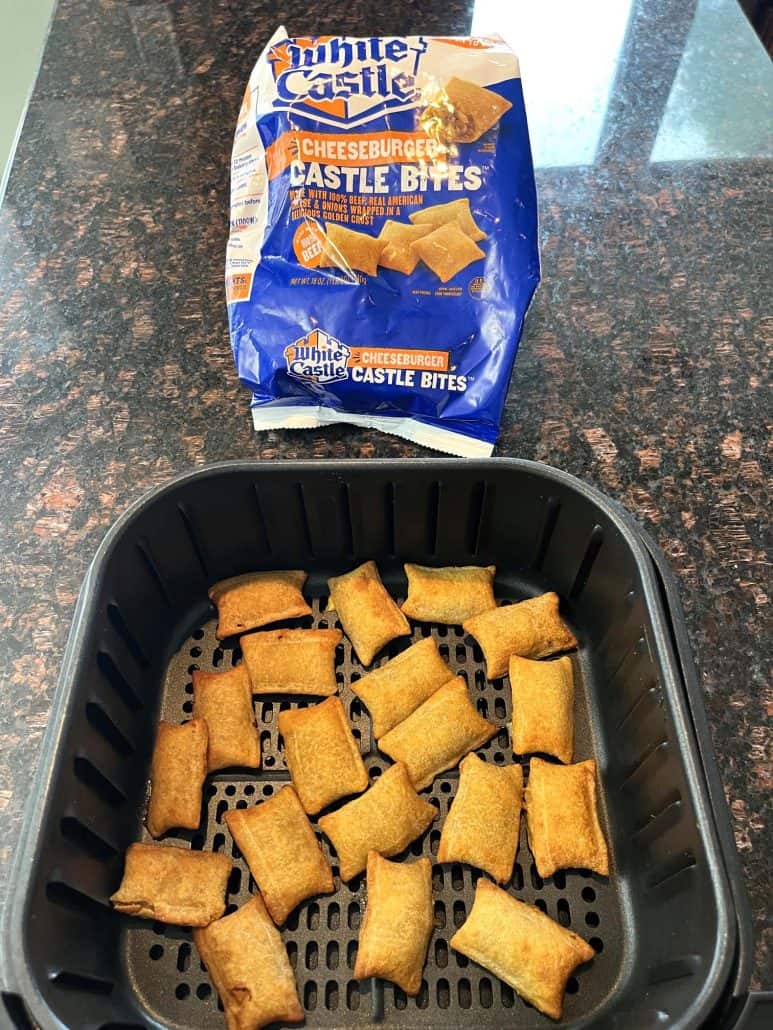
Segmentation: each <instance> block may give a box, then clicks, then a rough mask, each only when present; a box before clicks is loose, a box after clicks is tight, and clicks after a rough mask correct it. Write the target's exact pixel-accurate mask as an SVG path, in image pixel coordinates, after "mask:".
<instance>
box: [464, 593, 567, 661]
mask: <svg viewBox="0 0 773 1030" xmlns="http://www.w3.org/2000/svg"><path fill="white" fill-rule="evenodd" d="M558 603H559V602H558V594H553V593H549V594H541V595H540V596H539V597H532V598H530V599H529V600H528V601H519V602H518V604H506V605H503V606H502V607H501V608H494V609H492V611H489V612H482V613H481V614H480V615H474V616H473V617H472V618H471V619H466V620H465V622H464V624H463V625H464V629H465V632H467V633H470V634H471V635H472V636H473V637H475V639H476V640H477V641H478V643H479V644H480V646H481V649H482V650H483V654H484V657H485V659H486V675H487V676H488V678H489V679H490V680H494V679H498V678H499V677H500V676H504V675H505V673H506V672H507V662H508V659H509V658H510V655H513V654H516V655H520V657H521V658H546V657H547V656H548V655H551V654H556V653H557V652H559V651H570V650H572V649H573V648H575V647H577V640H576V638H575V636H574V634H573V633H572V631H571V630H570V629H569V627H568V626H567V625H566V623H565V622H564V621H563V619H562V618H561V616H560V615H559V614H558Z"/></svg>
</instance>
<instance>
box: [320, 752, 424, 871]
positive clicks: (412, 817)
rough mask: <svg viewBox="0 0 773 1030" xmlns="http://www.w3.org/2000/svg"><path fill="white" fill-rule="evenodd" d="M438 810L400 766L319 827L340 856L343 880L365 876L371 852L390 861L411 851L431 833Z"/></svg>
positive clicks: (390, 769) (325, 818)
mask: <svg viewBox="0 0 773 1030" xmlns="http://www.w3.org/2000/svg"><path fill="white" fill-rule="evenodd" d="M436 816H437V809H436V808H435V806H434V805H430V804H429V803H428V802H427V801H424V799H423V798H420V797H419V795H418V794H417V793H416V791H415V790H414V789H413V787H412V786H411V781H410V780H409V778H408V772H407V770H406V768H405V766H404V765H403V764H402V763H400V762H398V764H397V765H393V766H391V767H390V768H389V769H387V770H386V772H385V773H383V774H382V775H381V776H380V777H379V779H377V780H376V782H375V783H374V784H373V786H372V787H371V788H370V789H369V790H366V791H365V793H364V794H363V795H362V796H361V797H358V798H355V799H354V801H350V802H349V803H348V804H346V805H344V806H343V807H342V808H339V809H338V811H336V812H331V813H330V815H323V816H322V818H321V819H320V820H319V827H320V829H321V830H322V832H323V833H324V834H326V836H327V837H329V838H330V840H331V841H332V843H333V847H334V848H335V849H336V853H337V854H338V863H339V866H340V869H341V879H342V880H344V881H346V880H351V879H352V877H353V876H356V875H357V873H361V872H362V870H363V869H364V868H365V866H366V864H367V861H368V852H369V851H378V852H379V854H381V855H384V856H385V857H389V856H390V855H396V854H398V852H400V851H402V850H403V849H404V848H407V847H408V845H409V844H410V843H411V841H412V840H415V839H416V838H417V837H418V836H420V835H421V834H422V833H424V831H425V830H426V829H427V827H428V826H429V824H430V823H431V822H432V820H433V819H434V818H435V817H436Z"/></svg>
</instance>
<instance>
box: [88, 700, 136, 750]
mask: <svg viewBox="0 0 773 1030" xmlns="http://www.w3.org/2000/svg"><path fill="white" fill-rule="evenodd" d="M86 719H87V721H88V723H89V725H90V726H91V727H92V728H93V729H95V730H96V731H97V733H98V734H99V735H100V736H101V737H102V739H103V740H105V741H107V743H108V744H109V745H110V747H111V748H113V750H114V751H116V752H117V753H118V754H119V755H120V756H121V758H128V757H129V756H130V755H133V754H134V745H133V744H132V743H131V742H130V741H129V740H127V738H126V737H125V736H124V734H123V733H122V732H121V730H119V729H118V727H117V726H116V724H115V723H114V722H113V720H112V719H111V718H110V716H109V715H108V714H107V712H106V711H105V710H104V708H102V706H101V705H98V704H97V703H96V702H95V701H89V702H88V703H87V705H86Z"/></svg>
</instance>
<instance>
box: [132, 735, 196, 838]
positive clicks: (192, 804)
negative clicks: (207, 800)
mask: <svg viewBox="0 0 773 1030" xmlns="http://www.w3.org/2000/svg"><path fill="white" fill-rule="evenodd" d="M208 739H209V738H208V734H207V724H206V722H205V721H204V720H203V719H191V720H190V722H186V723H184V724H183V725H182V726H175V725H174V724H172V723H171V722H164V721H163V720H162V721H161V722H160V723H159V724H158V732H157V734H156V744H155V747H154V748H153V759H152V761H151V765H150V801H149V802H148V816H147V819H146V824H147V827H148V832H149V833H150V836H151V837H160V836H161V835H162V834H164V833H166V831H167V830H171V829H173V828H175V827H182V828H184V829H186V830H195V829H196V828H197V826H198V825H199V823H200V821H201V792H202V788H203V786H204V780H205V778H206V775H207V743H208Z"/></svg>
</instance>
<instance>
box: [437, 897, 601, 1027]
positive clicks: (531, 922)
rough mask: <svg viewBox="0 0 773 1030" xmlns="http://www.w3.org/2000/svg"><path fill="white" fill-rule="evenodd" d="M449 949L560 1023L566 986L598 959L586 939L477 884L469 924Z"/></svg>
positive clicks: (455, 935)
mask: <svg viewBox="0 0 773 1030" xmlns="http://www.w3.org/2000/svg"><path fill="white" fill-rule="evenodd" d="M450 944H451V947H452V948H454V950H456V951H460V952H461V953H462V954H463V955H466V956H467V958H470V959H472V960H473V962H477V963H478V964H479V965H481V966H483V968H484V969H488V970H489V972H491V973H493V974H494V975H495V976H498V977H499V979H500V980H504V982H505V983H507V984H509V985H510V986H511V987H512V988H513V990H515V991H517V992H518V994H520V996H521V997H522V998H524V999H525V1000H526V1001H528V1002H529V1003H530V1004H532V1005H533V1006H534V1007H535V1008H536V1009H539V1010H540V1012H544V1013H545V1015H546V1016H550V1017H551V1019H560V1018H561V1013H562V1011H563V1000H564V990H565V988H566V981H567V980H568V979H569V977H570V976H571V975H572V973H573V972H574V970H575V969H576V968H577V966H579V965H581V964H582V963H583V962H590V960H591V959H592V958H593V956H594V954H595V952H594V951H593V948H591V946H590V945H589V944H588V943H587V942H586V941H584V940H583V939H582V937H578V936H577V934H576V933H572V931H571V930H565V929H564V928H563V926H559V924H558V923H555V922H553V920H552V919H551V918H550V917H549V916H546V915H545V914H544V913H543V912H540V910H539V909H538V908H536V907H535V906H534V905H527V904H526V903H525V902H523V901H518V899H517V898H514V897H512V895H510V894H507V893H506V892H505V891H503V890H502V889H501V888H500V887H495V886H494V884H493V883H490V882H489V881H488V880H479V881H478V886H477V888H476V889H475V901H474V902H473V906H472V909H471V911H470V914H469V916H468V918H467V921H466V922H465V923H463V924H462V926H461V927H460V928H459V929H458V930H457V931H456V933H455V934H454V936H453V937H452V938H451V941H450Z"/></svg>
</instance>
